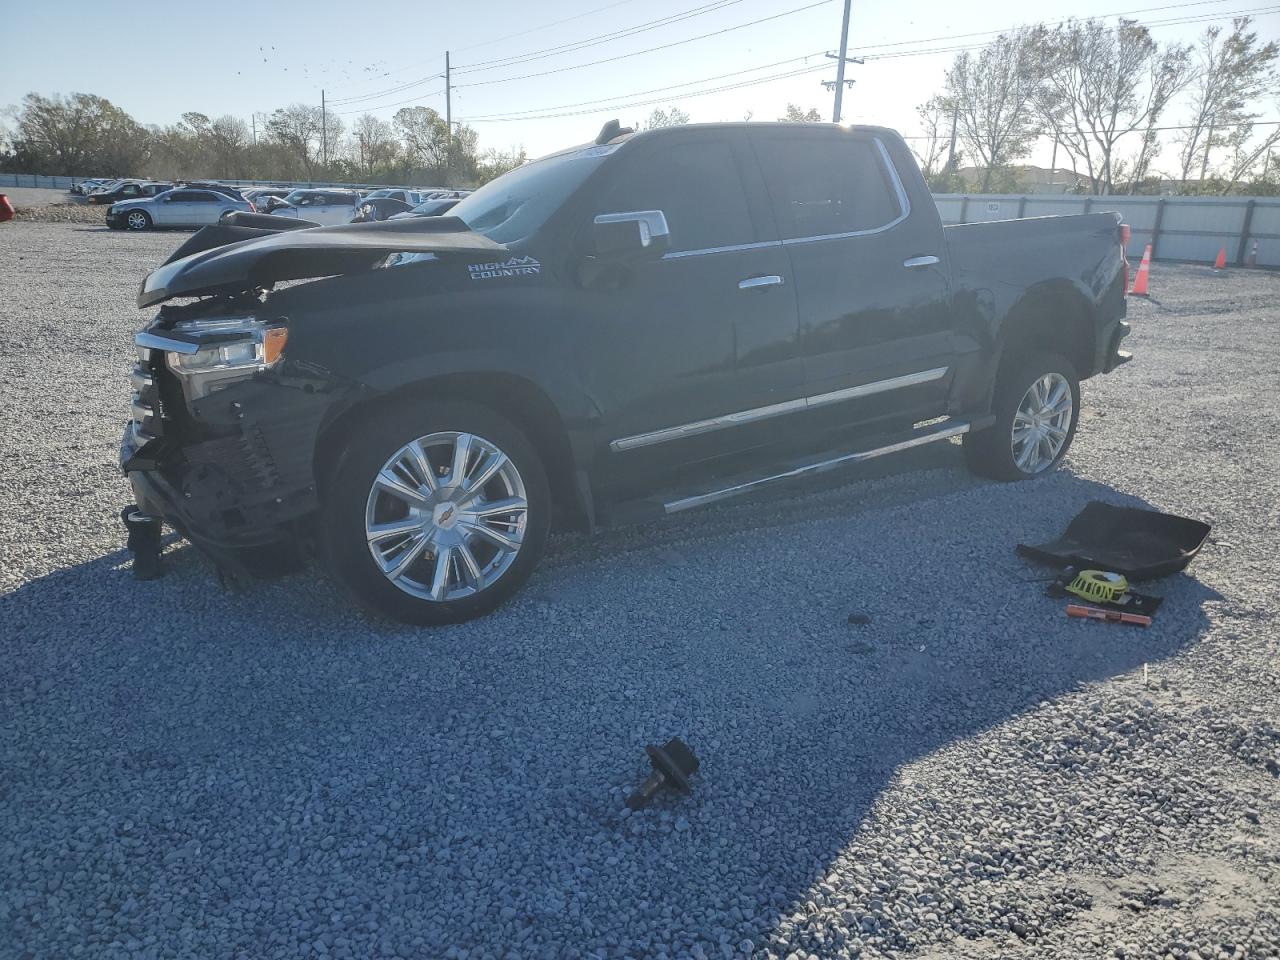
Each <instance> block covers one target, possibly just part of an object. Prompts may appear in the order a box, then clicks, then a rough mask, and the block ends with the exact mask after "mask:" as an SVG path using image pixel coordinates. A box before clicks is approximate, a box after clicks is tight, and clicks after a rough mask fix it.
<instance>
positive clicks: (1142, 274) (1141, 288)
mask: <svg viewBox="0 0 1280 960" xmlns="http://www.w3.org/2000/svg"><path fill="white" fill-rule="evenodd" d="M1150 273H1151V244H1149V243H1148V244H1147V249H1145V250H1143V251H1142V263H1140V264H1138V275H1137V276H1136V277H1134V278H1133V289H1132V290H1130V291H1129V293H1130V295H1131V296H1135V297H1146V296H1150V294H1148V293H1147V284H1148V282H1149V276H1148V275H1149V274H1150Z"/></svg>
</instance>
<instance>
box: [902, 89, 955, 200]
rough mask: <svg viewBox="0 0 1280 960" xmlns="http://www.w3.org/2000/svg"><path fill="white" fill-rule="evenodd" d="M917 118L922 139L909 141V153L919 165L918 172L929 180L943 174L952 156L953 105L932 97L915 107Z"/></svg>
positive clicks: (916, 138)
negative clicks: (914, 156) (912, 154)
mask: <svg viewBox="0 0 1280 960" xmlns="http://www.w3.org/2000/svg"><path fill="white" fill-rule="evenodd" d="M916 116H917V117H918V118H919V120H920V132H921V134H922V136H919V137H915V138H913V139H912V140H911V144H912V146H911V152H912V153H914V154H915V155H916V159H917V160H918V161H920V172H921V173H923V174H924V177H925V179H926V180H931V179H933V178H934V177H936V176H938V175H939V174H941V173H943V171H944V169H945V168H946V165H947V160H948V158H949V156H950V153H951V118H952V116H953V112H952V103H951V101H950V100H948V99H947V98H946V97H943V96H937V95H935V96H933V97H930V98H929V99H928V101H926V102H925V103H922V104H920V105H919V106H918V107H916Z"/></svg>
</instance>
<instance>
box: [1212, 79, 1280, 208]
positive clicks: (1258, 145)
mask: <svg viewBox="0 0 1280 960" xmlns="http://www.w3.org/2000/svg"><path fill="white" fill-rule="evenodd" d="M1275 108H1276V110H1277V111H1280V98H1277V99H1276V103H1275ZM1253 131H1254V124H1253V121H1252V120H1249V121H1247V122H1245V123H1241V124H1240V125H1239V126H1237V127H1235V128H1233V129H1232V130H1231V132H1230V133H1229V134H1228V135H1227V138H1226V141H1225V143H1224V146H1225V147H1226V148H1227V150H1228V151H1229V152H1228V154H1227V162H1226V165H1225V166H1224V167H1223V168H1222V170H1220V171H1219V179H1220V181H1221V184H1220V186H1219V188H1218V192H1219V193H1220V194H1222V195H1224V196H1225V195H1226V194H1228V193H1230V192H1231V191H1232V190H1234V189H1235V186H1236V184H1237V183H1239V182H1240V181H1241V180H1243V179H1244V178H1245V177H1246V176H1247V175H1248V174H1249V173H1250V172H1252V171H1254V170H1255V169H1256V168H1257V166H1258V163H1259V161H1262V170H1261V172H1260V179H1261V178H1264V177H1266V174H1267V166H1268V165H1269V162H1270V157H1271V152H1272V151H1273V150H1275V149H1276V148H1277V147H1280V126H1275V125H1273V126H1271V127H1269V128H1268V131H1267V133H1266V135H1265V136H1262V137H1259V138H1258V139H1256V140H1255V139H1254V138H1253Z"/></svg>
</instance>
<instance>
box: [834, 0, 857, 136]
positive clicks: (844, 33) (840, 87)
mask: <svg viewBox="0 0 1280 960" xmlns="http://www.w3.org/2000/svg"><path fill="white" fill-rule="evenodd" d="M852 4H853V0H844V21H843V23H842V24H841V25H840V59H839V60H838V61H836V107H835V111H834V115H833V116H832V117H831V122H832V123H839V122H840V107H841V105H842V102H843V100H844V63H845V58H846V56H847V55H848V53H849V7H850V6H852Z"/></svg>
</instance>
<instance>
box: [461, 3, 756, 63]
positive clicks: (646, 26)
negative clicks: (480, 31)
mask: <svg viewBox="0 0 1280 960" xmlns="http://www.w3.org/2000/svg"><path fill="white" fill-rule="evenodd" d="M743 2H744V0H711V2H709V3H704V4H702V6H699V7H691V8H689V9H688V10H682V11H680V12H678V13H673V14H670V15H668V16H665V17H659V18H658V19H656V20H646V21H645V22H643V23H638V24H636V25H634V26H631V27H623V28H621V29H618V30H610V31H609V32H608V33H602V34H598V35H596V36H594V37H587V38H586V39H584V40H574V41H572V42H570V43H562V44H558V45H557V46H554V47H543V48H542V49H540V50H531V51H529V52H527V53H517V54H513V55H512V56H509V57H495V58H494V59H492V60H480V61H478V62H476V63H473V64H470V65H468V66H466V67H463V68H461V69H462V70H465V71H466V72H468V73H472V72H475V71H477V70H492V69H495V68H497V67H506V66H514V65H515V64H518V63H528V62H530V61H532V60H545V59H546V58H547V57H555V56H559V55H560V54H561V53H573V52H574V51H577V50H582V49H585V48H587V47H596V46H599V45H600V44H602V43H609V42H610V41H612V40H621V39H623V38H625V37H629V36H634V35H635V34H638V33H648V32H649V31H650V30H657V29H659V28H661V27H667V26H670V25H671V24H673V23H681V22H683V21H685V20H692V19H694V18H695V17H701V16H704V15H705V14H708V13H715V12H716V11H717V10H723V9H724V8H725V7H734V6H737V5H738V4H740V3H743Z"/></svg>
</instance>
